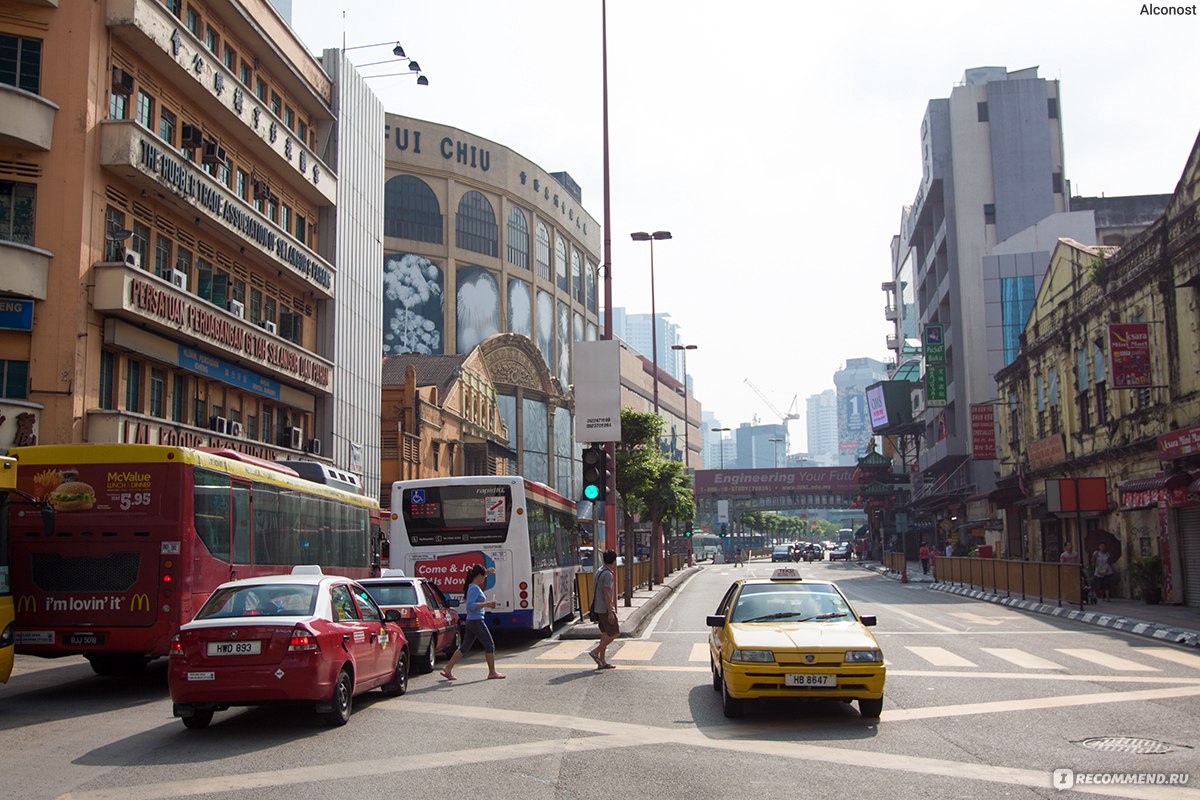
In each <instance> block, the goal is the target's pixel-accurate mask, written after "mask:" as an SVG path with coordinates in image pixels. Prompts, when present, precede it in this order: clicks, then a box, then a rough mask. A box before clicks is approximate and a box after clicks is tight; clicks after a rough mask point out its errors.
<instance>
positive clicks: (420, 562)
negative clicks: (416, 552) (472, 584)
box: [413, 550, 496, 601]
mask: <svg viewBox="0 0 1200 800" xmlns="http://www.w3.org/2000/svg"><path fill="white" fill-rule="evenodd" d="M476 564H482V565H483V567H484V569H487V570H494V569H495V568H496V562H495V560H494V559H493V558H492V557H491V556H489V555H488V554H487V553H484V552H483V551H482V550H473V551H471V552H467V553H452V554H449V555H434V556H419V557H418V558H417V560H416V562H415V563H414V564H413V574H414V575H416V576H417V577H418V578H425V579H426V580H429V581H432V582H433V583H434V585H436V586H437V587H438V588H439V589H441V590H442V594H444V595H446V596H447V597H448V598H450V599H451V600H455V601H461V600H462V597H463V581H465V580H466V579H467V573H468V572H470V571H471V567H473V566H474V565H476ZM495 585H496V575H495V573H494V572H488V576H487V582H486V583H484V585H483V590H484V591H485V592H486V591H490V590H491V589H492V588H493V587H494V586H495Z"/></svg>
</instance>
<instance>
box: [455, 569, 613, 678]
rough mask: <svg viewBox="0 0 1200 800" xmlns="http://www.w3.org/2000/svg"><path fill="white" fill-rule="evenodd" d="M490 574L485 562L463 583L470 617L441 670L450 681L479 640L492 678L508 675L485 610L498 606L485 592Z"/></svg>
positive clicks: (465, 621)
mask: <svg viewBox="0 0 1200 800" xmlns="http://www.w3.org/2000/svg"><path fill="white" fill-rule="evenodd" d="M610 552H611V551H610ZM606 556H607V554H606ZM487 576H488V572H487V570H486V569H484V568H483V565H482V564H476V565H474V566H473V567H471V569H470V571H469V572H468V573H467V579H466V581H465V582H464V583H463V594H464V595H466V598H467V600H466V602H467V616H466V618H465V619H464V621H463V628H464V629H465V630H466V635H465V636H463V642H462V646H461V647H459V648H458V649H457V650H455V651H454V655H452V656H450V660H449V661H447V662H446V668H445V669H443V670H442V672H441V675H442V677H443V678H445V679H446V680H448V681H456V680H458V678H457V677H456V676H455V674H454V665H455V664H457V663H458V662H459V661H461V660H462V658H463V656H464V655H466V654H467V653H469V652H470V651H471V648H472V647H474V646H475V642H476V641H478V642H479V643H480V644H481V645H483V657H484V658H485V659H487V665H488V679H489V680H499V679H501V678H504V677H507V676H506V675H504V673H502V672H497V671H496V643H495V642H494V641H493V640H492V632H491V631H489V630H488V626H487V623H486V622H484V620H483V610H484V609H485V608H495V607H496V605H497V603H496V601H495V600H488V599H487V595H485V594H484V593H483V584H485V583H486V582H487Z"/></svg>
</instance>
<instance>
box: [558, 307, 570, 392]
mask: <svg viewBox="0 0 1200 800" xmlns="http://www.w3.org/2000/svg"><path fill="white" fill-rule="evenodd" d="M558 379H559V380H560V381H562V384H563V386H566V385H567V384H568V383H570V382H571V311H570V309H569V308H568V307H567V304H566V303H559V304H558Z"/></svg>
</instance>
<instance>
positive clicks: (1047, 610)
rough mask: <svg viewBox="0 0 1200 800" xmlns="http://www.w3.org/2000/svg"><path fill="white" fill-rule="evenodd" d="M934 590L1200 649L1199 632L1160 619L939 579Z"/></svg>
mask: <svg viewBox="0 0 1200 800" xmlns="http://www.w3.org/2000/svg"><path fill="white" fill-rule="evenodd" d="M929 588H931V589H934V590H936V591H939V592H946V593H948V594H956V595H960V596H962V597H970V598H971V599H973V600H983V601H986V602H988V603H996V604H998V605H1002V606H1009V607H1010V608H1019V609H1021V610H1022V611H1032V612H1034V613H1037V614H1047V615H1049V616H1052V617H1063V618H1064V619H1070V620H1075V621H1077V622H1084V623H1087V624H1089V625H1097V626H1099V627H1102V628H1112V629H1114V630H1118V631H1124V632H1126V633H1133V634H1136V635H1138V636H1145V637H1147V638H1150V639H1157V640H1158V641H1166V642H1174V643H1175V644H1182V645H1188V646H1190V647H1198V648H1200V631H1194V630H1190V629H1188V628H1177V627H1175V626H1173V625H1164V624H1162V623H1159V622H1147V621H1145V620H1140V619H1132V618H1130V617H1125V616H1121V615H1119V614H1103V613H1100V612H1099V611H1080V610H1079V609H1077V608H1067V607H1066V606H1055V605H1050V604H1049V603H1042V602H1038V601H1036V600H1021V599H1019V598H1016V597H1005V596H1003V595H998V594H992V593H991V592H985V591H983V590H981V589H971V588H969V587H966V586H956V585H954V584H951V583H941V582H936V583H933V584H931V585H930V587H929Z"/></svg>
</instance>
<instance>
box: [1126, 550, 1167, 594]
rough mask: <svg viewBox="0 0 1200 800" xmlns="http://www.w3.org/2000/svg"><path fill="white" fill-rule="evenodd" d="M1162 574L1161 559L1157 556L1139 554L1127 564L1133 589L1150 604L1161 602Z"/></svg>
mask: <svg viewBox="0 0 1200 800" xmlns="http://www.w3.org/2000/svg"><path fill="white" fill-rule="evenodd" d="M1162 576H1163V571H1162V559H1161V558H1159V557H1158V556H1139V557H1137V558H1135V559H1133V561H1132V562H1131V563H1130V565H1129V577H1130V579H1131V580H1132V581H1133V587H1134V590H1135V591H1140V592H1141V593H1142V599H1143V600H1145V601H1146V602H1147V603H1149V604H1151V605H1154V604H1157V603H1161V602H1162Z"/></svg>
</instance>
